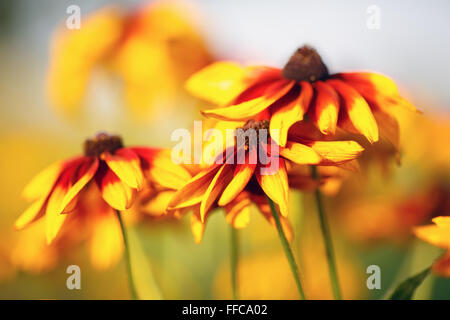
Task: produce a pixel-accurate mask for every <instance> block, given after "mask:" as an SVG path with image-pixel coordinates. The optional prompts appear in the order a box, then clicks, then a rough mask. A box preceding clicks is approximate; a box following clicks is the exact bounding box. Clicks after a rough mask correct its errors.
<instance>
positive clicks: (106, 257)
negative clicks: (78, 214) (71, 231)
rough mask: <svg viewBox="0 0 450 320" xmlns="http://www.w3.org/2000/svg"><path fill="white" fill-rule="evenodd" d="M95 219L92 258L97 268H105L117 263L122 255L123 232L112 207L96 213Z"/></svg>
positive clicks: (90, 243) (91, 241)
mask: <svg viewBox="0 0 450 320" xmlns="http://www.w3.org/2000/svg"><path fill="white" fill-rule="evenodd" d="M94 220H95V221H94V223H93V229H92V235H91V237H90V239H89V252H90V258H91V262H92V265H93V266H94V267H95V268H96V269H98V270H105V269H108V268H109V267H111V266H112V265H114V264H115V263H117V262H118V261H119V259H120V257H121V256H122V252H123V240H122V233H121V231H120V225H119V222H118V220H117V217H116V215H115V214H114V211H113V210H112V209H111V208H108V210H107V211H105V212H102V213H100V214H98V215H96V217H95V218H94Z"/></svg>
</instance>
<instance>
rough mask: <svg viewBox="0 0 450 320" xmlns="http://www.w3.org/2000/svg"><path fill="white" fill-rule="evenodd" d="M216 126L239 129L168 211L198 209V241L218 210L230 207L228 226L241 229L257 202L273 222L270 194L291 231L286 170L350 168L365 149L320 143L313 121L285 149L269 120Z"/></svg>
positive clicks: (294, 132)
mask: <svg viewBox="0 0 450 320" xmlns="http://www.w3.org/2000/svg"><path fill="white" fill-rule="evenodd" d="M217 127H220V129H221V130H225V128H227V129H234V130H236V131H235V132H236V140H235V141H234V142H233V143H232V144H230V145H228V146H226V148H225V150H224V151H222V152H220V153H219V155H218V156H217V157H216V158H215V162H214V164H212V165H211V166H210V167H208V168H206V169H203V170H201V171H200V172H199V173H198V174H197V175H195V176H194V177H193V178H192V179H191V180H190V181H189V182H188V183H187V184H185V185H184V186H183V187H182V188H181V189H180V190H178V191H177V192H176V193H175V195H174V196H173V198H172V200H171V201H170V203H169V206H168V210H169V211H172V210H186V209H194V213H193V215H192V217H191V227H192V231H193V233H194V237H195V240H196V242H200V241H201V238H202V235H203V232H204V228H205V221H206V219H207V216H208V214H209V212H210V211H211V210H212V209H214V208H216V207H223V208H225V211H226V219H227V222H228V223H230V224H231V225H233V226H234V227H236V228H242V227H244V226H246V225H247V224H248V221H249V207H250V204H251V203H252V202H253V203H255V204H256V205H257V206H258V207H259V209H260V211H261V212H262V213H263V214H264V216H265V217H266V218H267V219H268V220H269V222H271V223H273V224H274V223H275V221H274V219H273V217H272V215H271V211H270V208H269V204H268V202H267V199H266V196H267V197H269V198H270V199H271V200H272V201H273V202H274V203H275V204H276V205H277V206H278V208H279V212H280V213H281V222H282V224H283V225H284V227H285V228H286V229H287V231H289V230H288V229H289V228H288V224H287V221H286V220H285V217H286V216H287V215H288V211H289V181H288V171H287V167H288V166H290V165H291V163H294V164H297V165H321V166H328V165H332V166H340V165H345V163H347V162H351V161H352V160H354V159H355V158H357V157H358V156H359V154H360V153H361V152H362V151H363V148H362V147H361V146H360V145H359V144H358V143H356V142H354V141H318V140H316V139H317V138H315V137H316V136H321V135H322V134H321V133H320V132H318V131H317V129H315V128H314V127H313V126H311V125H310V124H308V123H300V122H299V123H297V124H296V125H294V126H293V127H292V128H291V130H290V132H289V137H288V141H287V143H286V146H285V147H280V146H278V145H277V144H276V143H275V141H274V140H273V139H272V137H271V136H270V135H268V132H269V121H268V120H264V119H260V120H249V121H247V122H241V123H239V122H230V123H229V125H228V126H226V125H223V122H219V123H218V126H217ZM252 130H253V132H254V133H255V138H256V140H255V141H254V142H255V143H251V138H250V135H248V133H249V132H252ZM240 136H241V139H239V137H240ZM221 150H223V149H221ZM298 177H299V178H300V176H298ZM300 179H302V180H303V183H302V182H301V181H299V179H297V181H296V185H297V186H303V187H305V188H311V186H313V187H317V186H318V184H319V182H318V181H314V179H313V178H312V177H311V176H303V177H301V178H300ZM287 233H288V234H289V233H290V232H287Z"/></svg>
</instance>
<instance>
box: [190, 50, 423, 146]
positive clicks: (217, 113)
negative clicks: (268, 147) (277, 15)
mask: <svg viewBox="0 0 450 320" xmlns="http://www.w3.org/2000/svg"><path fill="white" fill-rule="evenodd" d="M187 89H188V90H189V91H190V92H191V93H192V94H194V95H195V96H197V97H200V98H203V99H205V100H208V101H210V102H212V103H215V104H217V105H218V106H219V108H216V109H211V110H206V111H204V112H203V113H204V115H206V116H208V117H215V118H218V119H222V120H248V119H251V118H254V117H256V116H257V115H259V114H260V113H262V112H266V113H268V114H269V119H270V131H271V133H272V131H275V130H278V131H279V136H278V137H276V136H274V139H275V140H276V142H277V143H278V144H279V145H280V146H282V147H284V146H286V144H287V137H288V131H289V128H290V127H291V126H292V125H293V124H294V123H296V122H298V121H301V120H303V119H304V118H305V117H306V116H308V118H309V119H311V121H312V122H313V123H314V124H315V126H316V127H317V128H318V129H319V130H320V131H321V132H322V133H323V134H326V135H332V134H335V133H336V130H337V127H339V128H341V129H344V130H346V131H349V132H351V133H356V134H361V135H363V136H365V137H366V138H367V140H368V141H369V142H371V143H373V142H376V141H378V139H379V131H380V133H381V134H382V135H384V136H385V137H386V138H387V139H388V140H389V141H390V142H391V143H393V144H394V145H395V146H396V147H398V135H399V133H398V131H399V128H398V121H397V118H396V114H395V112H394V111H395V109H396V108H397V107H406V108H409V109H412V110H416V109H415V107H414V106H412V105H411V104H410V103H409V102H407V101H406V100H405V99H403V98H402V97H401V96H400V94H399V92H398V90H397V87H396V85H395V84H394V82H393V81H392V80H390V79H389V78H387V77H385V76H383V75H380V74H376V73H369V72H354V73H336V74H329V72H328V68H327V67H326V65H325V64H324V62H323V61H322V59H321V57H320V56H319V54H318V53H317V51H316V50H314V49H313V48H310V47H308V46H303V47H301V48H300V49H298V50H297V51H296V52H295V53H294V54H293V55H292V57H291V58H290V59H289V61H288V63H287V64H286V65H285V67H284V68H283V69H278V68H271V67H265V66H251V67H245V68H243V67H241V66H239V65H237V64H234V63H230V62H217V63H214V64H212V65H210V66H208V67H206V68H205V69H203V70H201V71H199V72H198V73H196V74H194V75H193V76H192V77H191V78H190V79H189V80H188V82H187Z"/></svg>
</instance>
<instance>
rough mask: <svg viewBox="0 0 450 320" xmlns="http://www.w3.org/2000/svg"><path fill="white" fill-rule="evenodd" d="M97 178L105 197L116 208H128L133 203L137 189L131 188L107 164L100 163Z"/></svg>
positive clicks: (121, 209)
mask: <svg viewBox="0 0 450 320" xmlns="http://www.w3.org/2000/svg"><path fill="white" fill-rule="evenodd" d="M95 180H96V182H97V185H98V187H99V189H100V192H101V194H102V197H103V199H104V200H105V201H106V202H107V203H108V204H109V205H110V206H111V207H113V208H114V209H116V210H120V211H123V210H126V209H129V208H130V207H131V205H132V204H133V201H134V198H135V196H136V189H134V188H130V186H128V184H126V183H125V182H123V181H122V180H121V179H119V177H118V176H117V175H116V174H115V173H114V172H113V171H112V170H110V169H109V168H108V167H106V165H102V164H101V165H100V168H99V172H98V173H97V174H96V175H95Z"/></svg>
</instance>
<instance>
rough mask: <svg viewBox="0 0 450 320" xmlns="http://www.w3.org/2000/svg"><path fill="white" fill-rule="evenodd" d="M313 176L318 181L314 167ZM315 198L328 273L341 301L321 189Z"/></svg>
mask: <svg viewBox="0 0 450 320" xmlns="http://www.w3.org/2000/svg"><path fill="white" fill-rule="evenodd" d="M312 175H313V177H314V178H315V179H318V173H317V168H316V167H315V166H313V167H312ZM315 198H316V203H317V212H318V214H319V222H320V229H321V231H322V237H323V241H324V244H325V252H326V256H327V262H328V272H329V274H330V281H331V288H332V290H333V296H334V299H336V300H341V299H342V295H341V288H340V285H339V279H338V274H337V268H336V259H335V256H334V250H333V242H332V240H331V233H330V228H329V227H328V222H327V217H326V215H325V210H324V208H323V201H322V193H321V192H320V190H319V189H316V191H315Z"/></svg>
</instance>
